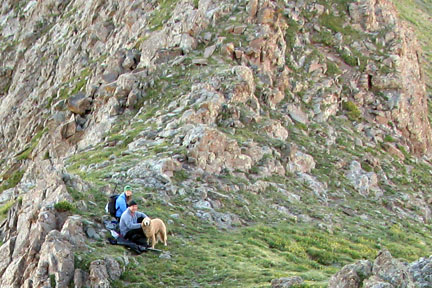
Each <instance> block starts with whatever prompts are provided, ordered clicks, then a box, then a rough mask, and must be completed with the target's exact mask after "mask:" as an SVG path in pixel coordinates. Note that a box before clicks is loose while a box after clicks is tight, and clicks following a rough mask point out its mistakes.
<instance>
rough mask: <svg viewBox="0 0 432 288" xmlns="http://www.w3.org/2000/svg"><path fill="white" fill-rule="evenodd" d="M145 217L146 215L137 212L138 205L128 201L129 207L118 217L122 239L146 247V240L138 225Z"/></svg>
mask: <svg viewBox="0 0 432 288" xmlns="http://www.w3.org/2000/svg"><path fill="white" fill-rule="evenodd" d="M145 217H147V215H146V214H144V213H142V212H138V204H137V203H136V202H135V201H134V200H132V201H130V202H129V207H128V208H127V209H126V210H125V211H124V212H123V214H122V215H121V217H120V234H121V235H122V236H123V238H125V239H127V240H130V241H132V242H134V243H136V244H138V245H143V246H147V238H146V236H145V234H144V231H143V229H142V228H141V224H140V223H141V222H142V221H143V219H144V218H145Z"/></svg>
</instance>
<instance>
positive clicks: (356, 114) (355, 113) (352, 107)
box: [342, 101, 361, 121]
mask: <svg viewBox="0 0 432 288" xmlns="http://www.w3.org/2000/svg"><path fill="white" fill-rule="evenodd" d="M342 108H343V109H344V110H346V111H347V116H348V118H349V119H350V120H351V121H357V120H359V119H360V116H361V112H360V109H359V108H358V107H357V105H356V104H354V102H352V101H346V102H343V103H342Z"/></svg>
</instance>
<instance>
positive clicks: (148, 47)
mask: <svg viewBox="0 0 432 288" xmlns="http://www.w3.org/2000/svg"><path fill="white" fill-rule="evenodd" d="M192 2H194V3H195V4H196V3H197V7H195V5H194V3H192ZM237 2H238V3H237ZM237 2H236V3H234V1H228V0H224V1H216V0H200V1H186V0H181V1H176V2H175V4H173V7H171V8H172V15H171V16H170V17H169V18H167V19H166V21H165V22H164V23H163V25H162V24H160V23H154V22H153V20H154V19H153V14H152V13H157V11H158V9H159V8H160V7H158V3H157V1H112V0H109V1H104V0H90V1H88V0H75V1H74V0H66V1H54V0H50V1H28V2H26V3H25V5H24V6H21V4H22V3H21V2H20V1H14V0H6V1H3V2H2V4H1V14H0V23H1V25H2V30H1V40H5V43H6V41H7V43H8V44H5V45H3V46H1V47H0V49H1V50H0V51H1V54H2V58H1V59H0V66H1V67H2V68H1V69H0V101H1V102H0V103H1V104H0V122H1V123H2V125H0V139H2V141H1V142H0V157H1V158H0V159H5V160H2V162H0V164H1V165H2V167H3V165H4V166H5V167H14V165H17V167H19V166H22V167H23V169H26V173H25V174H24V177H23V179H22V180H21V182H20V185H18V186H17V187H16V188H13V189H12V190H9V191H8V193H4V194H2V195H4V196H6V199H2V200H1V201H6V200H7V198H10V197H15V196H17V194H19V195H21V196H22V204H17V205H15V206H14V207H13V208H12V209H11V210H10V212H9V215H8V219H7V222H6V224H5V227H4V229H3V230H4V231H2V233H3V235H2V236H3V239H4V241H3V242H4V244H3V245H2V246H1V248H0V252H1V255H4V257H2V259H0V276H1V278H0V286H1V287H34V286H50V281H51V278H52V277H54V279H55V281H56V283H57V287H67V286H68V285H69V283H70V281H71V280H72V279H75V280H74V282H75V284H77V283H81V284H77V285H82V286H85V285H88V284H89V283H91V285H93V286H95V287H108V285H109V281H110V279H111V280H114V279H116V278H118V276H119V275H120V274H119V273H120V272H119V271H120V268H119V267H117V266H118V265H116V263H115V262H113V261H112V260H110V259H105V260H98V261H95V262H93V263H92V265H91V268H90V271H89V273H87V271H81V270H80V269H75V267H74V254H73V251H74V249H84V248H85V241H84V240H83V239H85V238H86V236H85V233H84V230H83V227H82V222H81V221H80V219H79V217H78V218H77V217H76V216H70V217H68V218H67V219H63V216H64V215H63V216H62V215H59V213H58V212H57V211H56V210H55V209H54V208H53V204H54V203H57V202H59V201H63V200H66V201H72V200H73V199H72V198H71V196H70V195H69V194H68V192H67V189H66V185H65V179H64V177H63V176H64V175H61V174H62V173H61V171H62V169H63V166H62V164H56V165H53V164H52V163H51V162H50V161H49V160H43V159H44V157H45V155H46V154H45V153H46V152H48V155H49V156H50V157H51V158H52V159H53V161H54V163H62V161H58V162H57V160H59V159H60V160H63V157H66V156H69V155H71V154H73V153H75V152H77V151H79V150H80V149H86V148H88V147H90V146H92V145H94V144H97V143H100V142H101V141H103V140H104V137H105V134H106V132H107V131H109V130H110V128H111V127H112V126H113V124H114V123H116V120H117V119H118V116H120V115H122V114H124V113H131V111H134V109H135V108H137V107H136V106H137V105H138V103H142V102H143V101H144V100H145V99H146V98H145V97H146V96H148V95H146V93H147V90H148V89H149V88H150V87H152V86H153V85H155V84H154V82H155V77H156V76H154V74H157V73H159V72H158V68H159V67H163V66H164V65H173V66H175V65H180V66H179V67H181V68H185V66H184V65H183V66H181V65H182V61H186V60H185V58H186V57H184V56H186V55H189V53H191V52H193V51H194V49H197V47H199V45H207V44H209V45H210V46H208V47H207V48H206V49H205V51H204V53H203V54H204V59H194V60H193V61H192V64H193V65H203V66H205V65H206V63H208V61H210V59H211V57H212V55H214V54H217V53H218V52H220V53H219V54H220V55H218V58H216V59H217V60H216V61H219V62H221V63H225V62H228V63H230V64H226V63H225V64H224V65H226V66H224V69H221V71H218V73H215V75H214V76H212V77H210V79H203V81H207V82H206V83H198V84H197V83H195V84H194V85H192V86H191V88H190V91H187V92H185V93H184V94H182V95H179V96H178V98H176V99H175V100H173V101H172V102H171V103H169V104H168V107H167V109H169V117H168V115H166V114H168V113H165V114H164V112H166V111H163V112H159V113H157V114H156V115H155V117H153V118H152V119H150V120H149V122H152V123H154V124H156V125H158V127H157V128H158V129H156V130H157V131H145V132H148V133H147V134H146V133H142V134H140V135H138V136H137V139H134V141H133V142H131V143H129V144H128V148H129V151H127V152H129V153H133V152H139V151H145V150H146V149H147V147H148V146H150V144H154V143H153V142H156V141H172V142H173V143H174V144H175V145H177V146H176V147H177V148H182V149H184V150H185V151H186V152H185V153H184V155H183V157H184V159H174V158H171V157H168V156H167V157H166V158H165V157H164V158H162V159H148V160H145V161H142V162H141V163H139V165H136V166H135V167H133V168H129V169H128V170H127V171H126V176H127V177H129V178H130V179H132V183H135V184H143V183H145V184H146V185H147V186H148V187H152V188H155V189H158V190H169V189H171V191H175V189H174V187H171V186H170V185H171V178H172V177H173V175H174V174H175V172H176V171H179V170H180V169H182V168H181V167H182V165H183V162H187V163H186V164H187V165H190V166H188V167H193V169H194V170H195V171H198V172H202V173H210V174H218V173H220V172H222V171H238V172H240V173H247V172H249V171H250V170H251V169H252V168H253V167H254V165H258V164H259V168H257V169H256V170H257V173H259V174H260V176H268V177H270V176H273V175H277V176H285V175H286V173H287V172H289V173H293V174H294V173H295V174H296V177H298V179H299V181H301V182H302V183H304V184H307V186H308V187H310V189H311V190H312V191H313V193H314V194H315V196H316V197H317V199H319V201H321V202H323V203H327V202H328V199H329V197H328V189H327V188H328V187H327V184H326V183H321V182H320V181H319V180H318V178H316V177H314V176H311V175H309V174H308V173H310V172H311V171H312V170H313V169H315V160H314V159H313V157H312V156H310V155H308V154H307V151H300V150H301V149H297V148H295V149H294V148H293V149H287V150H290V151H283V149H282V151H277V150H276V149H273V148H270V147H266V146H261V145H260V144H259V143H257V142H255V141H254V140H253V139H248V141H237V140H234V139H232V138H230V137H229V135H227V134H226V133H223V132H221V131H220V130H219V129H218V128H219V127H223V128H226V129H228V130H229V129H231V130H229V131H233V130H234V129H241V128H243V127H244V126H245V125H248V124H252V123H253V124H255V125H256V127H257V129H261V130H262V131H263V132H264V133H265V135H266V137H268V138H270V139H272V140H273V141H275V142H278V143H279V144H281V143H284V142H286V141H289V140H290V134H289V132H288V130H287V128H286V127H287V126H288V125H292V124H294V123H297V124H298V125H300V126H301V125H303V126H304V125H308V124H310V123H311V122H313V121H316V122H325V121H327V120H328V119H329V117H331V116H335V115H337V113H339V112H340V111H341V108H340V107H341V105H340V104H341V102H344V101H346V100H352V101H354V102H355V103H356V104H357V105H358V106H359V107H360V108H361V112H362V115H364V116H365V117H366V118H367V120H368V123H367V124H366V125H365V127H364V129H360V130H361V131H362V132H364V134H365V135H367V136H368V137H370V138H371V140H373V141H379V140H380V139H382V135H385V134H392V135H396V136H398V137H399V138H401V139H402V136H403V137H405V139H406V140H401V141H402V144H404V145H407V146H408V147H410V149H411V151H412V152H414V153H417V154H423V153H429V152H430V150H431V144H432V142H431V131H430V127H429V122H428V118H427V105H426V95H425V85H424V79H423V76H422V73H421V69H420V65H419V60H418V58H419V57H418V54H419V53H420V49H419V46H418V44H417V43H416V42H415V41H413V39H414V37H413V34H412V32H411V31H410V30H408V29H407V28H406V27H405V26H404V25H402V24H401V23H400V22H399V20H398V19H397V15H396V12H395V10H394V7H393V6H392V4H391V3H390V2H389V1H385V0H381V1H376V0H358V1H353V2H352V3H351V4H350V5H349V6H348V11H349V15H350V19H348V20H347V21H348V22H349V24H352V26H353V27H354V28H355V29H357V30H358V31H361V32H365V33H366V34H374V35H375V34H376V35H379V36H377V39H376V41H375V43H374V42H372V41H370V39H368V40H367V41H365V42H364V43H363V42H362V43H360V42H353V43H350V45H346V44H344V43H343V41H342V40H343V36H342V35H339V34H340V33H339V34H337V33H336V35H332V36H334V38H335V41H336V43H334V44H335V45H334V46H335V47H338V48H339V50H340V51H344V52H343V53H345V52H346V51H348V52H349V53H348V52H347V54H350V55H351V56H352V54H353V53H352V51H354V49H356V50H357V51H358V52H359V53H360V54H364V55H367V56H370V59H369V60H368V61H367V63H365V65H364V67H363V68H364V69H357V68H356V69H354V68H353V67H349V66H348V65H347V64H346V63H344V61H342V60H341V59H340V58H341V56H340V55H337V53H335V51H333V50H331V49H330V48H329V47H323V46H322V45H317V47H316V49H318V50H319V51H320V52H322V54H323V55H325V57H326V60H325V61H324V60H322V59H319V57H314V51H313V49H312V48H311V46H310V45H311V43H313V41H312V40H313V39H311V38H312V36H311V35H312V34H313V31H315V30H318V31H320V29H323V30H324V28H320V27H319V23H318V22H313V21H314V20H313V19H312V20H310V21H312V22H310V23H308V21H309V20H308V19H306V18H305V17H304V16H302V15H303V14H302V12H305V11H306V12H309V11H312V12H313V13H315V14H314V15H317V16H320V15H328V13H330V12H329V11H326V8H325V7H324V6H323V5H320V4H317V3H312V2H311V1H282V2H283V3H282V4H281V1H270V0H264V1H258V0H253V1H247V2H242V1H237ZM237 4H238V5H237ZM240 4H241V5H240ZM236 5H237V6H236ZM234 7H235V8H239V9H244V10H246V11H245V12H246V13H245V14H247V15H246V16H245V17H244V19H240V20H241V21H242V23H241V24H239V25H237V26H235V27H229V29H226V31H225V32H227V33H230V34H233V35H242V36H244V37H243V38H244V39H243V42H244V43H246V44H242V43H234V42H232V43H231V42H229V43H224V39H223V38H224V37H219V35H212V33H210V32H208V33H206V34H204V35H201V32H202V31H203V30H205V29H206V28H207V27H209V26H216V25H218V20H219V19H220V18H221V17H223V16H225V15H227V14H228V13H229V12H230V11H232V10H233V9H234ZM239 14H240V15H241V13H239ZM288 20H292V21H294V22H295V25H298V26H299V30H298V32H297V33H295V35H294V36H293V38H292V39H291V40H292V43H287V42H288V41H287V40H288V39H287V37H286V31H287V29H289V28H290V27H291V26H295V25H294V24H293V23H292V22H291V23H289V21H288ZM246 24H247V25H246ZM251 27H252V28H251ZM383 27H384V28H385V29H382V28H383ZM300 29H303V31H302V32H299V31H300ZM386 29H387V30H386ZM303 32H304V33H303ZM327 32H328V31H327ZM384 32H385V33H384ZM380 33H384V34H383V35H380ZM215 37H216V38H217V39H213V38H215ZM211 40H212V41H211ZM240 44H242V45H240ZM378 46H380V47H381V46H382V47H386V51H385V52H386V53H384V54H385V55H386V56H374V55H375V52H376V51H377V50H379V49H378V48H379V47H378ZM340 53H342V52H340ZM327 60H328V62H332V63H336V64H337V65H339V66H340V67H341V70H342V72H341V73H339V74H338V73H336V74H338V75H337V76H334V75H328V73H326V72H328V70H329V67H328V66H329V65H328V64H327ZM356 61H357V62H359V61H360V60H359V58H357V59H356ZM381 62H382V63H384V65H385V66H386V67H384V68H386V69H381V68H382V67H378V66H377V65H378V64H377V63H381ZM233 63H234V64H233ZM381 70H386V71H387V70H389V71H390V72H382V71H381ZM302 73H306V75H308V77H306V78H307V79H301V78H296V76H297V74H302ZM162 74H163V73H162ZM164 76H167V75H164ZM168 76H169V75H168ZM168 76H167V77H168ZM309 76H310V77H309ZM342 82H343V83H344V85H342V84H341V83H342ZM347 91H348V92H347ZM377 95H380V97H378V96H377ZM288 98H289V99H288ZM348 98H349V99H348ZM287 102H288V103H287ZM144 103H146V102H144ZM149 106H151V104H149V105H148V106H146V104H144V105H143V106H142V107H141V110H140V111H139V112H138V113H137V116H139V114H140V113H142V112H143V111H145V110H146V109H149V108H151V107H149ZM305 106H307V107H309V108H310V109H309V108H308V109H309V110H307V109H306V108H304V107H305ZM272 112H276V113H279V114H281V115H280V117H279V118H278V119H268V117H267V116H268V115H269V114H270V113H272ZM264 118H265V119H264ZM263 119H264V120H263ZM369 120H370V121H369ZM143 124H148V123H143ZM370 131H374V133H370V134H368V133H369V132H370ZM375 132H376V133H375ZM38 133H40V137H39V138H37V139H36V137H35V135H38ZM150 134H151V135H150ZM332 137H333V138H335V137H336V136H334V135H333V136H332ZM380 137H381V138H380ZM156 138H157V139H156ZM155 139H156V140H155ZM32 140H34V141H35V147H31V145H30V144H29V143H31V142H32ZM334 141H335V140H334V139H330V140H328V143H331V142H334ZM241 142H242V143H241ZM280 146H283V145H282V144H281V145H280ZM386 147H387V148H386V149H387V151H389V153H392V154H393V155H396V156H397V157H399V158H401V159H403V157H404V156H403V154H402V153H401V152H400V151H399V150H398V149H397V148H396V147H395V146H392V145H387V146H386ZM26 149H31V151H30V152H31V153H29V156H28V157H26V158H25V159H24V161H22V160H19V157H18V156H19V155H23V154H24V153H23V152H24V151H26ZM18 151H19V153H18ZM284 154H286V155H284ZM265 155H272V156H273V155H275V157H264V156H265ZM186 164H184V165H186ZM2 170H3V168H2ZM346 176H347V178H348V179H349V180H350V181H351V182H352V184H353V186H354V188H355V189H357V190H358V192H359V193H360V194H362V195H364V196H368V195H369V194H370V193H371V192H372V193H374V195H375V196H376V197H379V196H381V192H382V191H381V190H380V189H379V187H378V179H377V175H376V174H375V173H373V172H369V173H365V171H363V170H362V169H361V167H360V164H359V163H358V162H353V164H352V165H351V166H350V168H349V169H347V171H346ZM261 184H262V183H260V182H257V183H255V185H250V186H251V187H253V186H256V187H253V188H256V189H257V191H258V190H259V191H262V190H264V189H265V188H266V187H267V186H268V185H267V183H265V184H262V185H261ZM249 188H250V187H249ZM237 189H240V188H237ZM208 191H211V189H208ZM213 192H214V191H213ZM281 192H282V193H290V192H288V191H283V190H281ZM196 194H197V195H192V196H191V199H192V200H191V202H193V207H194V208H195V209H197V210H198V212H197V216H198V217H200V218H201V219H204V220H206V221H209V222H212V223H216V225H218V226H219V227H223V228H229V227H231V226H232V225H233V224H238V223H241V220H240V219H239V217H238V216H237V215H234V214H230V213H220V212H218V211H216V210H215V209H214V208H217V207H220V205H221V204H220V202H218V201H216V200H213V199H212V196H209V195H208V194H207V192H202V191H198V192H197V193H196ZM203 194H205V195H203ZM290 195H291V198H292V201H293V202H295V201H299V199H300V196H298V195H297V194H294V193H291V194H290ZM395 202H396V201H395ZM416 203H420V205H422V206H425V207H426V208H422V209H424V214H425V217H424V218H425V219H424V221H427V220H429V219H430V214H431V212H430V209H429V208H428V206H427V204H425V203H426V201H425V200H424V197H423V196H421V195H420V197H418V199H413V200H412V205H417V204H416ZM396 204H397V203H396ZM396 204H395V205H394V209H395V210H397V208H398V207H397V205H396ZM275 207H276V209H278V210H279V211H282V212H284V213H286V214H287V215H290V214H289V213H290V212H289V210H287V209H286V208H285V207H282V206H275ZM284 208H285V209H284ZM65 217H66V216H65ZM294 217H295V216H294ZM58 219H62V220H61V221H59V220H58ZM384 255H386V253H384ZM387 258H388V257H387ZM387 258H385V257H384V256H382V257H381V258H379V261H378V260H377V261H376V263H374V265H373V269H374V271H373V273H374V275H373V276H371V277H370V278H369V279H367V280H366V281H365V282H364V283H365V285H369V286H368V287H374V285H375V286H376V285H381V284H380V283H381V282H382V283H387V284H388V285H394V286H398V285H402V286H400V287H410V286H409V285H410V284H409V283H410V282H409V281H411V280H409V281H408V282H406V283H408V284H406V286H403V285H405V284H404V283H405V282H404V279H402V280H401V278H404V277H405V275H407V274H406V271H405V270H403V267H402V268H401V267H399V266H398V269H399V270H400V271H402V272H401V273H402V274H401V275H402V276H403V277H399V276H400V275H393V274H392V271H391V269H390V270H389V269H387V268H386V267H387V266H388V265H390V264H391V265H393V264H394V263H393V262H392V261H390V260H389V261H390V262H391V263H390V264H388V261H387V260H388V259H387ZM53 259H57V261H54V260H53ZM386 259H387V260H386ZM359 265H360V266H361V267H360V268H361V269H363V270H368V269H369V268H368V267H369V266H368V265H369V263H366V264H365V263H360V264H359ZM354 268H355V269H354ZM354 268H353V267H348V268H347V269H345V270H349V271H350V272H348V276H347V277H346V279H339V278H338V279H333V280H331V281H334V282H331V283H339V284H334V285H342V286H334V287H354V286H349V285H358V284H359V283H361V281H362V279H363V276H362V275H363V274H364V273H363V272H362V273H363V274H362V275H359V269H360V268H359V267H358V265H357V266H356V267H354ZM361 269H360V270H361ZM110 271H111V274H110ZM112 271H115V272H112ZM117 272H119V273H117ZM112 273H114V274H112ZM344 273H345V272H343V273H341V274H344ZM366 274H367V273H366ZM52 275H54V276H52ZM388 275H390V278H386V277H387V276H388ZM337 277H339V276H337ZM341 277H343V275H342V276H341ZM295 281H297V280H295ZM340 283H348V284H346V285H348V286H343V285H344V284H340ZM387 284H383V285H387ZM281 285H284V284H281ZM398 287H399V286H398Z"/></svg>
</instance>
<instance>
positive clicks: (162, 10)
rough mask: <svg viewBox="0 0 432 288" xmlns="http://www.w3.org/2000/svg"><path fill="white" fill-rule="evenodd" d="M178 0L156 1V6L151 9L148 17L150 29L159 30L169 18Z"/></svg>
mask: <svg viewBox="0 0 432 288" xmlns="http://www.w3.org/2000/svg"><path fill="white" fill-rule="evenodd" d="M177 2H178V0H161V1H158V4H159V6H158V8H157V9H155V10H154V11H153V13H152V14H151V15H150V18H149V27H150V29H151V30H152V31H156V30H159V29H161V28H162V27H163V25H164V24H165V23H166V22H167V21H168V20H169V19H170V18H171V15H172V12H173V9H174V7H175V5H176V3H177Z"/></svg>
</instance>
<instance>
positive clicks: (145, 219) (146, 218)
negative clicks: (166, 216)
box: [142, 217, 151, 227]
mask: <svg viewBox="0 0 432 288" xmlns="http://www.w3.org/2000/svg"><path fill="white" fill-rule="evenodd" d="M150 222H151V219H150V217H145V218H144V220H143V221H142V226H143V227H148V226H150Z"/></svg>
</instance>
